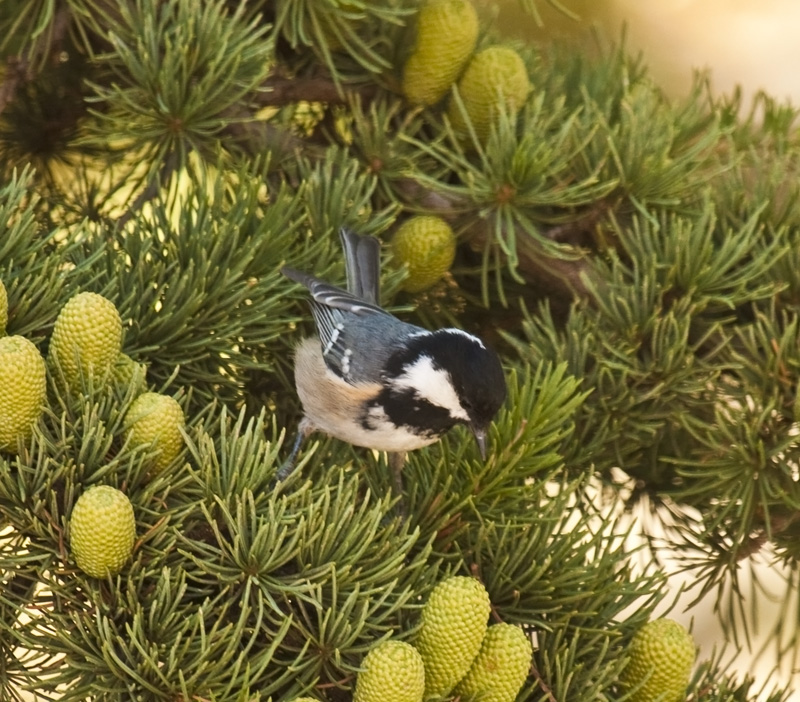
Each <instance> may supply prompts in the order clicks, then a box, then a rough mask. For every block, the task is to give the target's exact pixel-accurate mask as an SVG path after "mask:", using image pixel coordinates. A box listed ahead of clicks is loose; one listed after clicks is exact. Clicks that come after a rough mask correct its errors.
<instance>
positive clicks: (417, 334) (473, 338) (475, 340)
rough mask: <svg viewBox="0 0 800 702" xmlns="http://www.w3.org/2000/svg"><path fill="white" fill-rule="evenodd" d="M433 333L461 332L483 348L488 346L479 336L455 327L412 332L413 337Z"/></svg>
mask: <svg viewBox="0 0 800 702" xmlns="http://www.w3.org/2000/svg"><path fill="white" fill-rule="evenodd" d="M433 334H436V335H438V336H442V335H443V334H460V335H461V336H463V337H464V338H465V339H469V340H470V341H472V342H473V343H475V344H477V345H478V346H480V347H481V348H482V349H485V348H486V346H484V344H483V342H482V341H481V340H480V339H479V338H478V337H477V336H475V335H474V334H470V333H469V332H465V331H464V330H463V329H456V328H455V327H447V328H446V329H439V330H438V331H435V332H432V331H428V330H427V329H426V330H425V331H421V332H417V333H416V334H411V336H412V337H415V336H431V335H433Z"/></svg>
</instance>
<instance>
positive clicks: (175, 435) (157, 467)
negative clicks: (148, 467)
mask: <svg viewBox="0 0 800 702" xmlns="http://www.w3.org/2000/svg"><path fill="white" fill-rule="evenodd" d="M185 424H186V420H185V418H184V415H183V410H182V409H181V406H180V405H179V404H178V402H177V400H175V399H174V398H172V397H169V396H168V395H161V394H159V393H157V392H145V393H143V394H141V395H139V397H137V398H136V399H135V400H134V401H133V403H132V404H131V406H130V409H128V413H127V414H126V415H125V428H126V429H127V430H128V432H129V435H130V439H131V444H132V445H133V446H150V445H154V447H155V448H156V449H158V452H159V453H158V455H157V456H156V458H155V462H154V464H153V469H154V471H155V472H156V473H158V472H160V471H162V470H164V468H166V467H167V466H168V465H169V464H170V463H172V461H174V460H175V458H176V457H177V456H178V454H179V453H180V452H181V449H182V448H183V436H181V432H180V429H181V428H182V427H183V426H184V425H185Z"/></svg>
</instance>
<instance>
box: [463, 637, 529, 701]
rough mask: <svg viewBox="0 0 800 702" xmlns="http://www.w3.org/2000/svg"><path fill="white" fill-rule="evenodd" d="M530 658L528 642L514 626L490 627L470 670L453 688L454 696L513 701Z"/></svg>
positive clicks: (524, 675) (523, 678) (526, 675)
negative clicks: (477, 696)
mask: <svg viewBox="0 0 800 702" xmlns="http://www.w3.org/2000/svg"><path fill="white" fill-rule="evenodd" d="M532 655H533V647H532V646H531V642H530V639H529V638H528V637H527V636H525V632H524V631H522V629H520V628H519V627H518V626H514V625H513V624H494V625H492V626H490V627H489V629H488V630H487V631H486V636H485V637H484V638H483V642H482V643H481V650H480V651H479V652H478V656H477V657H476V658H475V660H474V661H473V662H472V667H471V668H470V669H469V671H468V672H467V674H466V676H464V679H463V680H461V682H460V683H458V685H456V689H455V691H456V694H458V695H461V696H463V697H469V696H472V695H479V696H480V699H481V702H514V700H515V699H516V698H517V693H518V692H519V691H520V688H521V687H522V685H523V683H524V682H525V678H527V677H528V672H529V671H530V669H531V656H532Z"/></svg>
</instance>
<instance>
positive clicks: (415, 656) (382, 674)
mask: <svg viewBox="0 0 800 702" xmlns="http://www.w3.org/2000/svg"><path fill="white" fill-rule="evenodd" d="M361 667H362V668H363V669H364V670H363V671H362V672H360V673H359V674H358V679H357V680H356V691H355V694H354V695H353V702H422V694H423V692H424V691H425V668H424V666H423V664H422V658H421V657H420V655H419V653H418V652H417V649H415V648H414V647H413V646H412V645H411V644H407V643H405V642H404V641H384V642H383V643H380V644H378V645H377V646H376V647H375V648H373V649H372V650H371V651H370V652H369V653H368V654H367V655H366V657H365V658H364V661H363V663H362V666H361Z"/></svg>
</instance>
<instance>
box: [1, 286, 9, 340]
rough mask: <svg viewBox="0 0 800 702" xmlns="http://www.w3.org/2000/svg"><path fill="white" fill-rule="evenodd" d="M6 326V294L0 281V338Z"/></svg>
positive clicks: (4, 287)
mask: <svg viewBox="0 0 800 702" xmlns="http://www.w3.org/2000/svg"><path fill="white" fill-rule="evenodd" d="M7 325H8V293H7V292H6V286H5V285H4V284H3V281H2V280H0V336H3V334H5V333H6V326H7Z"/></svg>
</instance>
